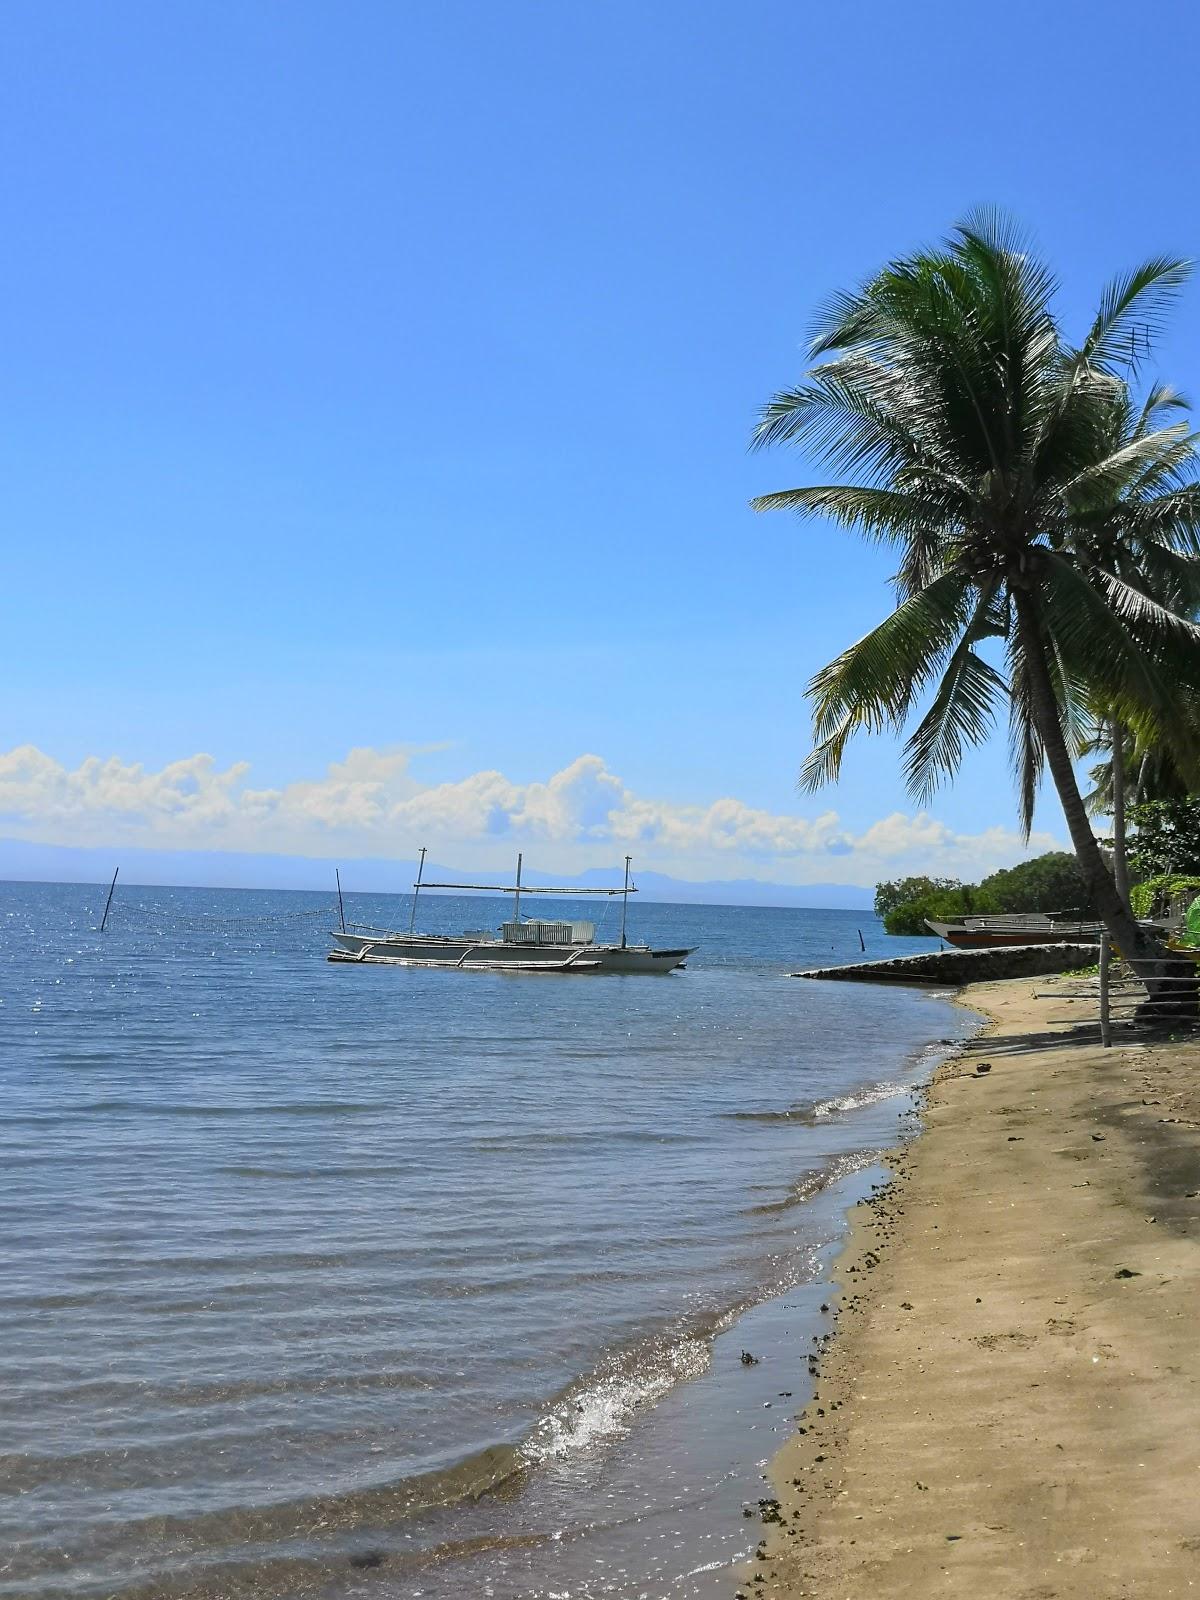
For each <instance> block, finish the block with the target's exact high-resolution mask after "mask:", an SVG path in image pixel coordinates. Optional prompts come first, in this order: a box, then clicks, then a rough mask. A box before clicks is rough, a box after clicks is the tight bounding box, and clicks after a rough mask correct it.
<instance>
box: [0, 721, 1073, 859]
mask: <svg viewBox="0 0 1200 1600" xmlns="http://www.w3.org/2000/svg"><path fill="white" fill-rule="evenodd" d="M414 753H415V752H413V751H411V750H407V749H391V750H375V749H356V750H351V751H350V753H349V755H348V756H347V757H346V759H345V760H344V761H339V762H334V763H333V764H332V765H331V766H330V767H329V768H328V770H327V771H326V773H325V775H324V776H323V777H321V778H315V779H303V780H298V781H297V782H295V783H290V784H288V785H286V786H285V787H284V788H280V789H255V788H252V787H251V786H250V784H249V782H248V781H247V780H248V775H249V770H250V769H249V765H248V763H246V762H235V763H234V764H233V765H231V766H229V767H226V768H224V769H219V768H218V766H217V764H216V762H215V761H214V760H213V758H212V757H211V756H207V755H194V756H189V757H187V758H186V759H184V760H181V761H173V762H171V763H170V764H168V765H167V766H165V767H163V768H162V769H161V770H160V771H158V772H148V771H147V770H146V769H145V768H144V767H143V766H141V765H140V764H137V763H124V762H122V761H120V760H118V759H117V758H116V757H109V758H108V759H107V760H101V759H100V758H99V757H95V756H92V757H89V758H88V759H87V760H85V761H83V762H82V763H81V764H80V765H79V766H78V767H76V768H74V769H73V770H69V769H68V768H66V767H65V766H63V765H62V764H61V763H59V762H57V761H55V760H54V759H53V758H52V757H50V756H48V755H45V754H44V753H43V752H42V751H40V750H38V749H36V748H35V747H34V746H33V745H22V746H19V747H18V748H16V749H14V750H11V751H9V752H8V753H7V754H4V755H0V833H3V834H8V835H10V836H12V837H18V838H22V839H29V840H36V841H38V842H39V843H43V844H66V845H105V846H115V845H119V844H122V843H126V844H130V845H137V846H144V847H148V848H151V849H153V848H159V849H183V850H237V851H253V852H271V853H281V854H286V855H306V856H325V857H334V856H337V857H340V858H342V859H351V858H352V857H354V856H393V857H395V856H408V855H412V854H413V852H414V850H415V847H416V846H418V845H421V844H428V845H429V846H430V848H431V850H432V851H433V853H434V856H435V859H436V858H438V857H441V858H442V859H443V860H452V861H454V862H456V863H459V864H461V865H464V866H466V865H472V866H475V865H481V866H482V865H493V864H496V863H497V862H498V861H499V860H500V859H501V858H502V854H503V853H504V852H502V851H501V849H500V847H501V846H502V845H503V844H504V843H505V842H508V843H511V844H512V845H513V846H519V845H527V846H535V845H538V844H543V845H545V846H546V847H547V848H546V850H545V852H544V855H543V860H544V864H545V866H546V867H548V868H557V869H560V870H563V871H576V870H579V869H580V868H582V867H585V866H594V865H599V864H600V863H601V862H603V861H605V860H606V859H611V858H613V857H614V856H618V855H621V854H624V853H625V851H626V850H629V851H630V852H632V853H633V854H634V855H636V856H637V857H638V858H639V860H640V861H641V863H642V865H643V866H645V867H654V868H656V869H658V870H661V871H665V872H671V873H674V874H676V875H678V876H684V877H692V878H708V877H743V876H752V877H760V878H767V879H773V880H775V881H777V882H782V883H805V882H815V881H820V880H822V879H824V880H838V881H842V882H848V883H862V884H867V883H873V882H874V881H876V879H878V878H881V877H888V876H895V875H898V874H900V873H906V872H918V871H926V870H929V871H936V872H937V873H939V874H945V875H949V876H959V877H965V878H973V877H978V876H980V875H981V874H982V873H985V872H988V871H991V870H992V869H993V868H994V867H997V866H1004V865H1007V864H1008V863H1010V862H1012V861H1013V860H1015V859H1016V858H1017V857H1018V856H1020V855H1022V854H1024V853H1025V851H1026V848H1027V847H1025V846H1024V845H1023V844H1022V841H1021V839H1020V837H1019V835H1018V834H1017V833H1016V831H1015V830H1013V829H1008V828H989V829H986V830H985V831H983V832H982V833H975V834H963V833H956V832H955V831H953V830H952V829H951V828H949V827H948V826H947V825H946V824H945V823H943V822H939V821H938V820H937V819H936V818H934V817H932V816H930V815H929V814H928V813H927V812H918V813H917V814H916V815H914V816H909V815H907V814H905V813H903V812H896V813H894V814H893V815H891V816H888V817H882V818H880V819H879V821H877V822H875V823H873V824H872V825H871V826H870V827H869V828H867V829H866V830H865V831H864V832H861V833H857V834H855V833H852V832H850V831H848V830H847V829H846V828H844V827H843V825H842V823H841V822H840V820H839V818H838V815H837V813H836V812H835V811H832V810H826V811H823V812H821V813H820V814H818V815H816V816H811V817H805V816H800V815H797V814H793V813H790V812H771V811H764V810H761V809H757V808H755V807H753V806H749V805H746V804H745V803H744V802H743V801H741V800H737V799H734V798H732V797H728V798H723V799H720V800H716V801H714V802H713V803H712V804H711V805H707V806H701V805H688V804H677V803H674V802H671V801H666V800H656V799H652V798H648V797H645V796H642V795H636V794H634V793H632V792H631V791H630V790H629V789H628V788H627V787H626V786H625V784H624V782H623V781H622V779H621V778H619V777H618V776H617V775H616V774H615V773H613V772H612V771H610V770H609V768H608V767H607V766H606V764H605V763H604V761H603V760H602V759H601V757H600V756H596V755H581V756H579V757H577V758H576V760H574V761H572V762H571V763H570V765H569V766H566V767H564V768H563V769H562V770H561V771H560V772H556V773H554V774H553V775H552V776H551V777H549V778H547V779H546V780H544V781H541V782H535V783H526V784H518V783H514V782H512V781H511V780H510V779H508V778H506V777H505V776H504V774H503V773H501V772H494V771H491V772H476V773H472V774H470V775H469V776H467V777H465V778H461V779H459V780H458V781H456V782H451V783H441V784H422V783H420V782H419V781H418V780H417V779H416V778H414V776H413V775H412V771H411V766H412V761H413V756H414ZM1056 847H1058V841H1057V840H1055V839H1054V838H1053V837H1052V836H1051V835H1049V834H1045V833H1039V834H1035V835H1034V837H1033V839H1032V840H1031V842H1030V845H1029V846H1028V849H1030V850H1032V851H1034V852H1037V851H1041V850H1048V849H1053V848H1056Z"/></svg>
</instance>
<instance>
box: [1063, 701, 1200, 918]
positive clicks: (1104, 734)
mask: <svg viewBox="0 0 1200 1600" xmlns="http://www.w3.org/2000/svg"><path fill="white" fill-rule="evenodd" d="M1178 711H1179V715H1180V716H1181V717H1182V718H1183V719H1184V720H1186V721H1187V722H1189V723H1190V724H1191V726H1192V728H1193V729H1196V728H1197V727H1200V710H1198V708H1197V706H1196V705H1195V704H1194V703H1193V702H1192V701H1190V700H1189V698H1188V697H1187V696H1185V695H1182V694H1181V695H1180V697H1179V703H1178ZM1091 712H1092V725H1091V728H1090V731H1089V732H1088V733H1087V734H1086V736H1085V738H1084V739H1083V741H1082V743H1081V744H1080V745H1079V747H1078V749H1077V750H1076V752H1075V753H1076V755H1077V756H1078V757H1079V759H1080V760H1086V759H1087V758H1088V757H1090V756H1095V755H1102V756H1103V757H1104V759H1103V760H1102V761H1101V762H1100V763H1099V764H1098V765H1096V766H1094V767H1089V768H1088V773H1087V775H1088V781H1089V782H1090V783H1091V784H1092V785H1093V788H1092V789H1091V790H1090V792H1089V793H1087V794H1085V795H1084V797H1083V804H1084V808H1085V810H1086V811H1087V814H1088V816H1090V817H1111V818H1112V864H1113V879H1114V881H1115V883H1116V885H1117V893H1118V894H1119V895H1120V896H1121V899H1122V900H1124V901H1125V903H1126V904H1127V905H1128V903H1129V865H1128V858H1129V838H1128V830H1127V827H1126V815H1127V812H1128V808H1129V807H1130V806H1136V805H1140V804H1141V803H1142V802H1143V801H1145V800H1183V799H1186V798H1187V794H1188V786H1187V782H1186V780H1185V778H1184V776H1183V774H1182V773H1181V772H1180V770H1179V768H1178V767H1177V766H1176V765H1175V763H1174V761H1173V760H1172V758H1171V752H1170V751H1169V750H1168V749H1166V748H1164V747H1163V746H1162V745H1160V744H1158V743H1156V742H1155V740H1154V737H1153V735H1151V736H1150V738H1149V739H1148V740H1146V741H1145V742H1143V740H1142V739H1141V738H1140V737H1139V735H1138V731H1137V729H1136V728H1128V727H1126V726H1125V724H1124V723H1123V722H1122V721H1121V719H1120V717H1118V716H1114V715H1112V714H1111V711H1110V708H1108V707H1107V706H1103V705H1097V706H1094V707H1093V708H1091Z"/></svg>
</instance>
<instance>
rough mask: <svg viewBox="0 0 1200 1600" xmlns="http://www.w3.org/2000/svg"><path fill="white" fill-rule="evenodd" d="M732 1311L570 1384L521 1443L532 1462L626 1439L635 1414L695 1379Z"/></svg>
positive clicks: (636, 1350)
mask: <svg viewBox="0 0 1200 1600" xmlns="http://www.w3.org/2000/svg"><path fill="white" fill-rule="evenodd" d="M735 1314H736V1313H735V1312H733V1311H730V1312H728V1313H726V1314H725V1315H724V1316H722V1317H721V1318H719V1319H718V1318H714V1319H713V1320H712V1324H711V1326H710V1328H709V1329H708V1330H707V1336H706V1335H705V1333H701V1332H693V1333H685V1334H682V1335H680V1334H665V1335H662V1336H660V1337H659V1338H656V1339H654V1340H652V1341H649V1342H647V1343H644V1344H641V1345H639V1346H636V1347H634V1348H633V1349H632V1350H628V1351H625V1352H624V1353H622V1354H620V1355H617V1356H615V1357H614V1358H612V1359H611V1360H610V1361H609V1362H608V1363H606V1364H605V1365H603V1366H601V1367H599V1368H597V1369H595V1370H594V1371H592V1372H590V1373H588V1374H587V1376H586V1377H583V1378H580V1379H579V1380H578V1381H577V1382H575V1383H573V1384H572V1385H571V1386H570V1387H569V1388H568V1389H567V1390H566V1391H565V1392H564V1393H563V1394H562V1395H560V1396H559V1398H558V1399H557V1400H556V1401H555V1402H554V1403H553V1404H552V1405H551V1406H550V1407H549V1409H548V1410H547V1411H546V1413H545V1414H544V1415H543V1416H542V1418H541V1420H540V1421H539V1422H538V1423H537V1425H536V1426H535V1428H534V1430H533V1432H532V1433H531V1434H530V1436H529V1437H528V1438H527V1439H526V1440H525V1442H524V1443H523V1444H522V1446H521V1454H522V1456H523V1458H524V1460H525V1461H526V1462H527V1463H528V1465H530V1466H537V1465H538V1464H539V1463H541V1462H544V1461H550V1460H559V1459H562V1458H563V1457H565V1456H568V1455H571V1454H574V1453H575V1452H577V1451H581V1450H586V1449H588V1448H589V1447H592V1446H595V1445H598V1444H607V1443H611V1442H613V1441H614V1440H616V1439H621V1438H624V1436H625V1435H626V1434H627V1433H628V1432H629V1429H630V1426H631V1425H632V1423H633V1420H634V1417H635V1415H636V1414H637V1412H639V1411H640V1410H642V1409H644V1408H645V1407H647V1406H651V1405H653V1404H654V1403H655V1401H657V1400H661V1399H662V1397H663V1396H664V1395H665V1394H667V1393H669V1392H670V1390H672V1389H673V1388H674V1387H675V1385H676V1384H677V1383H682V1382H685V1381H686V1380H687V1379H689V1378H696V1377H699V1376H700V1374H701V1373H702V1372H703V1371H704V1370H705V1369H706V1368H707V1366H708V1363H709V1359H710V1355H711V1349H712V1345H711V1336H712V1333H714V1332H715V1331H717V1328H718V1327H719V1326H720V1324H721V1323H723V1322H724V1321H726V1320H732V1318H733V1316H734V1315H735Z"/></svg>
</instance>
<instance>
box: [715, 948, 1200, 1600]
mask: <svg viewBox="0 0 1200 1600" xmlns="http://www.w3.org/2000/svg"><path fill="white" fill-rule="evenodd" d="M1052 987H1053V982H1052V980H1047V979H1044V978H1042V979H1036V980H1016V981H1010V982H1005V983H994V984H988V985H980V986H978V987H973V988H972V989H970V990H969V991H967V994H966V997H965V998H966V1003H968V1004H970V1005H971V1006H972V1007H974V1008H976V1009H979V1010H982V1011H983V1012H985V1014H987V1015H988V1016H989V1018H990V1019H991V1021H990V1025H989V1028H988V1029H987V1031H986V1032H985V1033H983V1034H981V1035H980V1036H979V1037H978V1038H977V1039H975V1040H973V1041H972V1043H971V1045H970V1046H969V1047H967V1049H966V1050H965V1051H964V1052H963V1053H962V1054H961V1055H960V1056H958V1057H956V1058H955V1059H952V1060H950V1061H948V1062H947V1063H946V1064H945V1065H944V1066H943V1067H942V1068H941V1069H940V1070H939V1072H938V1073H937V1075H936V1077H935V1080H934V1082H933V1084H932V1086H931V1088H930V1090H929V1092H928V1096H927V1099H926V1104H925V1109H924V1113H923V1127H924V1131H923V1132H922V1133H921V1135H920V1137H919V1138H917V1139H916V1140H915V1141H914V1142H912V1143H911V1144H909V1145H907V1146H905V1147H904V1148H902V1149H901V1150H899V1151H897V1152H896V1154H895V1158H894V1161H893V1163H892V1165H891V1171H892V1174H893V1176H892V1179H891V1181H890V1182H888V1184H887V1185H886V1186H885V1187H883V1188H881V1189H879V1190H878V1191H877V1192H876V1193H875V1195H874V1196H873V1198H872V1200H871V1201H870V1202H868V1203H866V1204H864V1205H862V1206H860V1207H858V1208H857V1210H856V1212H855V1213H854V1216H853V1219H852V1221H853V1230H852V1234H851V1237H850V1241H849V1243H848V1245H847V1248H846V1251H845V1253H844V1255H843V1256H842V1258H841V1261H840V1263H839V1267H838V1273H837V1276H838V1279H839V1282H840V1285H841V1294H840V1298H839V1299H838V1300H837V1301H836V1302H833V1303H832V1304H831V1309H830V1313H829V1322H830V1329H831V1334H830V1336H829V1337H828V1339H827V1341H826V1342H825V1344H824V1346H823V1347H818V1346H815V1347H814V1349H818V1348H819V1349H820V1355H819V1362H818V1364H819V1375H818V1377H817V1382H816V1395H815V1397H814V1399H813V1402H812V1404H811V1406H810V1407H809V1409H808V1410H807V1412H806V1413H805V1414H804V1416H803V1417H801V1419H800V1421H799V1424H798V1431H797V1433H796V1435H795V1437H794V1438H793V1439H792V1440H791V1441H790V1442H789V1443H788V1444H787V1445H786V1446H785V1448H784V1449H783V1450H782V1451H781V1452H780V1453H779V1455H778V1456H777V1457H776V1458H775V1461H774V1464H773V1478H774V1482H775V1493H776V1494H777V1495H778V1499H779V1508H778V1513H777V1515H778V1519H779V1520H778V1521H775V1520H773V1518H774V1516H775V1515H776V1513H774V1511H773V1508H771V1507H770V1506H768V1508H767V1517H768V1519H771V1520H768V1523H767V1526H766V1527H765V1528H764V1530H763V1531H764V1543H763V1545H762V1546H761V1548H760V1554H759V1559H758V1560H757V1561H756V1562H754V1563H753V1564H752V1566H751V1568H750V1570H749V1571H748V1572H747V1574H746V1578H745V1581H744V1582H743V1584H742V1586H741V1590H740V1592H741V1593H743V1594H746V1595H751V1596H758V1597H779V1600H792V1597H798V1596H817V1597H821V1600H826V1597H828V1600H834V1597H836V1600H860V1597H861V1600H867V1597H876V1596H886V1597H888V1600H902V1597H907V1596H914V1597H915V1596H928V1595H934V1594H948V1595H963V1596H968V1595H969V1596H975V1595H987V1596H989V1597H995V1600H1018V1597H1019V1600H1052V1597H1053V1600H1058V1597H1062V1600H1115V1597H1118V1596H1120V1597H1138V1600H1140V1597H1146V1600H1150V1597H1151V1596H1153V1597H1155V1600H1160V1597H1169V1596H1177V1595H1184V1594H1193V1593H1197V1592H1200V1329H1198V1324H1197V1317H1198V1313H1200V1293H1198V1291H1200V1196H1198V1194H1197V1191H1200V1072H1198V1070H1197V1068H1198V1066H1200V1044H1197V1043H1196V1042H1195V1041H1194V1040H1192V1041H1190V1042H1184V1043H1170V1042H1167V1043H1153V1044H1148V1045H1129V1044H1126V1045H1121V1046H1117V1047H1114V1048H1113V1049H1111V1050H1108V1051H1104V1050H1101V1049H1100V1048H1099V1046H1098V1045H1092V1044H1082V1043H1079V1042H1076V1041H1075V1040H1073V1039H1071V1038H1070V1037H1069V1034H1068V1030H1067V1029H1066V1028H1065V1027H1064V1026H1062V1025H1061V1019H1063V1018H1064V1017H1066V1016H1067V1015H1068V1014H1069V1013H1070V1011H1071V1010H1072V1009H1073V1008H1072V1007H1070V1006H1068V1005H1067V1004H1065V1003H1064V1002H1063V1001H1061V1000H1053V999H1050V1000H1047V999H1038V998H1036V997H1035V994H1036V992H1037V991H1043V992H1044V991H1046V990H1047V989H1048V988H1052ZM835 1330H836V1331H835Z"/></svg>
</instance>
